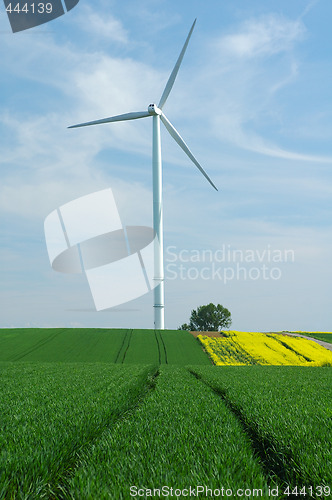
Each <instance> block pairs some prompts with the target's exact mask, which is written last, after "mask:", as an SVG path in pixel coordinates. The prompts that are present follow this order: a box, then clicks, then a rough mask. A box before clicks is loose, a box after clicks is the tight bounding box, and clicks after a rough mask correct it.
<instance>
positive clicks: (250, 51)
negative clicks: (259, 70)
mask: <svg viewBox="0 0 332 500" xmlns="http://www.w3.org/2000/svg"><path fill="white" fill-rule="evenodd" d="M304 32H305V29H304V26H303V24H302V23H301V22H300V21H298V20H297V21H290V20H288V19H286V18H284V17H281V16H277V15H268V16H263V17H261V18H260V19H252V20H250V21H246V22H245V23H244V24H243V25H242V26H241V27H240V30H239V32H237V33H233V34H229V35H226V36H224V37H223V38H222V39H221V40H220V43H219V47H220V50H221V51H222V52H224V53H226V54H227V53H228V54H229V55H231V56H237V57H245V58H253V57H259V56H267V55H272V54H278V53H280V52H284V51H287V50H289V49H290V48H292V47H293V45H294V43H295V42H297V41H298V40H301V39H302V38H303V35H304Z"/></svg>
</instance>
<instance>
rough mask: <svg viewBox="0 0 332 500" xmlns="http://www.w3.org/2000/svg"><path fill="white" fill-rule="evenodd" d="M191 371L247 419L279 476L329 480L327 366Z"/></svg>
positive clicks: (301, 481)
mask: <svg viewBox="0 0 332 500" xmlns="http://www.w3.org/2000/svg"><path fill="white" fill-rule="evenodd" d="M211 368H212V369H211ZM193 372H194V373H195V374H196V376H198V377H200V378H201V379H202V380H203V381H204V382H205V383H206V384H207V386H209V387H212V388H213V389H214V390H215V391H216V392H217V393H218V394H220V396H221V397H222V398H223V399H224V401H225V402H226V403H227V404H228V407H229V408H231V410H232V411H233V413H234V414H236V415H237V416H238V418H239V419H240V420H241V421H242V422H243V425H244V426H245V427H246V429H247V431H248V433H249V434H250V435H251V436H252V438H253V439H254V441H255V442H256V443H257V445H258V446H259V448H260V453H261V454H262V455H263V456H264V457H266V460H267V463H268V464H269V467H270V468H271V470H272V471H273V472H274V473H275V474H276V475H277V477H279V479H280V481H282V482H283V483H287V484H289V485H307V486H312V487H316V486H317V487H319V486H329V485H330V486H331V479H332V478H331V465H332V446H331V435H332V421H331V409H330V404H331V373H330V369H329V368H328V367H326V368H307V367H290V366H289V367H276V366H270V367H261V366H250V367H245V366H243V367H222V368H217V369H215V368H213V367H195V368H193Z"/></svg>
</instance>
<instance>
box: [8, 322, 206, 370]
mask: <svg viewBox="0 0 332 500" xmlns="http://www.w3.org/2000/svg"><path fill="white" fill-rule="evenodd" d="M0 361H42V362H104V363H121V364H127V363H135V364H137V363H144V364H152V363H158V364H164V363H167V364H179V365H183V364H188V362H190V363H192V364H197V365H199V364H209V365H210V364H211V362H210V361H209V358H208V356H207V355H206V354H205V353H204V352H203V351H202V348H201V347H200V345H199V342H198V341H197V340H196V339H195V338H194V337H193V336H192V335H190V333H189V332H185V331H174V330H163V331H158V330H156V331H154V330H125V329H122V330H121V329H119V330H116V329H106V328H104V329H102V328H99V329H97V328H96V329H94V328H50V329H43V328H26V329H24V328H22V329H3V330H0Z"/></svg>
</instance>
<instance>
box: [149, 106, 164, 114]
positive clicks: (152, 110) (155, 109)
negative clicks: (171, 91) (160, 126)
mask: <svg viewBox="0 0 332 500" xmlns="http://www.w3.org/2000/svg"><path fill="white" fill-rule="evenodd" d="M148 112H149V113H150V115H161V109H159V108H158V106H156V105H155V104H149V107H148Z"/></svg>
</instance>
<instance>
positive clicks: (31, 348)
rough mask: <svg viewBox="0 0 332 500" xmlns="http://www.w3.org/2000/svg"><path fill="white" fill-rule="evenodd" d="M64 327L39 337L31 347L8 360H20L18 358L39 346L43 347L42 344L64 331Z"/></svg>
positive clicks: (36, 349)
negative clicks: (41, 337)
mask: <svg viewBox="0 0 332 500" xmlns="http://www.w3.org/2000/svg"><path fill="white" fill-rule="evenodd" d="M64 330H66V328H61V329H60V330H57V331H56V332H53V333H51V334H50V335H49V336H48V337H46V339H41V340H39V341H38V342H36V343H35V344H34V345H33V346H32V347H29V348H28V349H26V350H25V351H23V353H20V354H17V355H16V356H13V358H12V359H11V360H10V361H20V359H22V358H24V357H25V356H28V355H29V354H31V353H32V352H35V351H38V349H40V348H41V347H44V345H46V344H48V343H49V342H51V341H52V340H53V339H55V337H57V336H58V335H60V334H61V333H63V332H64Z"/></svg>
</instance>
